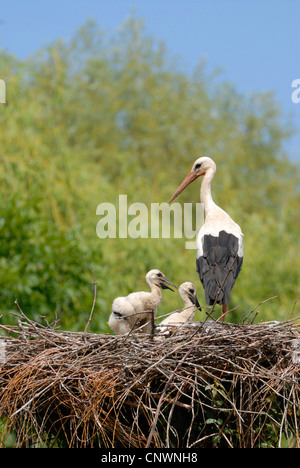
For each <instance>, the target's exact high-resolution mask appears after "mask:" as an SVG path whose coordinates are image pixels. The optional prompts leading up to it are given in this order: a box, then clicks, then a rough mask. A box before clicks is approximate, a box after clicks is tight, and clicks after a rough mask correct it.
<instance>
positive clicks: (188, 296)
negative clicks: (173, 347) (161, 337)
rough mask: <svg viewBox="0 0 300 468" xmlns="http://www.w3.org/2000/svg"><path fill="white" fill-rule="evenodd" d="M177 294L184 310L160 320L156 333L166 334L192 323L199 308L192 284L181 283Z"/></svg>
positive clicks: (187, 282)
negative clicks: (175, 328)
mask: <svg viewBox="0 0 300 468" xmlns="http://www.w3.org/2000/svg"><path fill="white" fill-rule="evenodd" d="M178 292H179V294H180V297H181V299H182V300H183V303H184V308H183V309H181V310H178V311H175V312H173V313H172V314H170V315H168V317H166V318H165V319H164V320H162V321H161V322H160V323H159V325H158V326H157V329H156V330H157V332H158V333H166V332H167V333H168V332H169V331H170V330H172V329H173V328H174V327H179V326H181V325H183V324H184V323H187V322H192V321H193V319H194V316H195V311H196V310H197V309H198V308H200V304H199V302H198V299H197V291H196V288H195V286H194V285H193V283H190V282H189V281H186V282H185V283H182V284H181V285H180V286H179V288H178Z"/></svg>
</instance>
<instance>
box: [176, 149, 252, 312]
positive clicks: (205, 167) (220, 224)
mask: <svg viewBox="0 0 300 468" xmlns="http://www.w3.org/2000/svg"><path fill="white" fill-rule="evenodd" d="M215 173H216V164H215V163H214V161H213V160H212V159H211V158H208V157H202V158H199V159H197V160H196V161H195V162H194V164H193V167H192V170H191V172H190V173H189V174H188V175H187V176H186V178H185V179H184V180H183V182H182V183H181V184H180V186H179V187H178V189H177V190H176V192H175V193H174V195H173V196H172V198H171V199H170V201H169V203H171V202H172V201H173V200H174V199H175V198H176V197H177V196H178V195H179V194H180V193H181V192H182V191H183V190H184V189H185V188H186V187H187V186H188V185H189V184H190V183H191V182H193V181H194V180H196V179H197V178H198V177H200V176H204V177H203V180H202V184H201V189H200V200H201V203H203V205H204V213H205V222H204V224H203V226H202V227H201V229H200V230H199V233H198V235H197V260H196V263H197V271H198V274H199V278H200V281H201V283H202V285H203V287H204V290H205V300H206V303H207V304H208V305H214V304H215V303H217V304H222V319H223V321H224V320H225V314H226V312H227V307H228V304H229V300H230V294H231V290H232V288H233V286H234V283H235V281H236V279H237V277H238V275H239V273H240V271H241V268H242V263H243V234H242V231H241V228H240V226H239V225H238V224H236V223H235V222H234V221H233V220H232V219H231V217H230V216H229V215H228V214H227V213H226V212H225V211H224V210H222V209H221V208H220V207H219V206H217V205H216V204H215V202H214V201H213V198H212V195H211V182H212V180H213V178H214V175H215Z"/></svg>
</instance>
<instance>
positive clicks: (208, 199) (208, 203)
mask: <svg viewBox="0 0 300 468" xmlns="http://www.w3.org/2000/svg"><path fill="white" fill-rule="evenodd" d="M214 175H215V171H214V170H213V169H209V170H208V171H207V172H206V174H205V175H204V177H203V180H202V184H201V189H200V200H201V203H203V205H204V211H205V214H206V215H207V213H208V212H209V210H211V209H212V208H213V207H215V206H216V204H215V202H214V201H213V198H212V195H211V181H212V180H213V178H214Z"/></svg>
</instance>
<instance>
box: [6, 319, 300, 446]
mask: <svg viewBox="0 0 300 468" xmlns="http://www.w3.org/2000/svg"><path fill="white" fill-rule="evenodd" d="M1 328H2V330H5V333H6V336H3V335H2V338H1V337H0V418H1V421H2V423H0V424H2V428H1V427H0V437H1V438H2V440H1V444H2V446H5V445H7V440H12V439H13V444H14V445H15V446H19V447H20V446H25V447H26V446H27V447H28V446H67V447H99V446H100V447H109V448H112V447H126V448H129V447H131V448H136V447H138V448H145V447H181V448H182V447H193V448H197V447H198V448H199V447H223V446H227V447H262V446H283V445H284V444H290V445H291V444H292V445H298V446H299V444H300V435H299V426H300V422H299V420H300V412H299V408H300V359H299V351H300V349H298V345H299V343H300V328H299V326H297V325H296V324H295V323H294V322H285V323H261V324H243V325H233V324H228V325H226V326H222V327H213V328H211V327H207V326H206V325H203V324H201V323H200V324H199V325H197V326H193V327H186V328H182V329H181V330H178V332H177V333H175V334H174V335H172V336H169V337H162V338H160V339H158V338H156V337H154V339H151V337H150V336H147V335H146V336H145V335H133V336H125V335H124V336H110V335H97V334H91V333H86V332H84V333H77V332H65V331H59V330H57V329H55V327H53V326H50V325H48V324H47V325H45V326H44V325H41V324H39V323H36V322H33V321H31V320H29V319H26V318H25V316H22V317H20V320H19V324H18V326H3V325H2V326H1Z"/></svg>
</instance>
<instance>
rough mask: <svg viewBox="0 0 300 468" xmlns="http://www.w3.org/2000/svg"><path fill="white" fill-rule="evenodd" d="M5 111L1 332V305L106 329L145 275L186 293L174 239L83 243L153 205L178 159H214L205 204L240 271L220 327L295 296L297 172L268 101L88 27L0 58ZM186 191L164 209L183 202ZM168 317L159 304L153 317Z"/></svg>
mask: <svg viewBox="0 0 300 468" xmlns="http://www.w3.org/2000/svg"><path fill="white" fill-rule="evenodd" d="M0 55H1V57H0V59H1V64H3V71H2V73H3V76H1V78H4V79H5V80H6V84H7V104H6V105H2V106H1V108H0V128H1V132H0V180H1V184H0V196H1V201H2V203H1V206H0V232H1V244H0V265H1V268H0V284H1V292H0V295H1V306H0V314H3V317H2V321H3V322H4V323H5V322H7V321H8V320H10V318H9V316H8V312H9V311H10V310H13V309H14V300H15V299H16V298H17V299H18V301H19V303H20V305H21V307H22V308H24V311H25V312H26V313H28V314H32V315H34V316H37V315H39V314H42V315H45V316H46V317H47V319H48V320H49V321H50V320H52V319H53V318H54V316H55V314H57V315H58V316H59V317H60V318H61V319H62V326H63V327H67V328H75V329H80V328H81V329H82V328H84V324H85V323H86V321H87V319H88V316H89V312H90V308H91V304H92V300H93V285H92V283H93V277H92V274H91V269H92V268H93V269H94V270H95V274H96V279H97V282H98V285H97V304H96V308H95V313H94V319H93V322H92V328H93V329H94V330H96V331H108V328H107V325H106V321H107V318H108V316H109V313H110V309H111V303H112V300H113V299H114V297H116V296H118V295H120V294H127V293H128V292H130V291H132V290H134V289H140V288H144V287H145V280H144V277H145V274H146V272H147V271H148V270H149V269H151V268H160V269H161V270H162V271H164V272H165V274H166V275H168V276H169V277H170V279H171V280H172V281H173V282H175V283H176V284H178V285H179V284H180V283H181V282H182V281H187V280H189V281H193V282H194V283H195V284H196V285H198V290H199V294H198V296H199V299H200V302H202V303H203V302H204V295H203V291H202V287H201V286H200V284H199V280H198V278H197V274H196V269H195V251H193V250H185V248H184V244H185V239H150V238H149V239H130V238H129V239H102V240H101V239H99V238H98V237H97V236H96V224H97V222H98V218H97V216H96V207H97V205H98V204H99V203H101V202H110V203H116V204H117V202H118V195H119V194H127V196H128V204H130V203H132V202H136V201H139V202H142V203H145V204H147V205H150V203H151V202H160V203H161V202H166V201H168V200H169V198H170V195H171V194H172V193H173V192H174V190H175V188H176V187H177V185H178V184H179V183H180V182H181V180H182V179H183V176H184V175H185V174H186V173H187V172H188V171H189V170H190V167H191V166H192V163H193V161H194V159H195V158H196V157H198V156H201V155H204V154H207V155H209V156H211V157H213V158H214V159H215V161H216V163H217V167H218V171H217V174H216V178H215V181H214V184H213V192H214V197H215V200H216V202H217V203H218V204H220V205H221V206H222V207H223V208H224V209H225V210H226V211H228V212H229V213H230V214H231V215H232V216H233V217H234V218H235V219H236V221H237V222H238V223H239V224H240V225H241V226H242V228H243V231H244V234H245V262H244V266H243V269H242V273H241V275H240V277H239V279H238V281H237V283H236V286H235V288H234V290H233V294H232V304H231V305H232V307H234V306H236V305H240V309H239V310H238V311H237V312H236V316H235V317H233V319H238V318H239V317H240V315H241V314H242V313H245V314H247V313H248V312H249V311H250V310H251V309H252V308H253V307H255V306H256V304H257V303H258V302H259V301H262V300H265V299H267V298H268V297H270V296H274V295H278V299H277V300H274V301H271V302H270V303H267V304H266V305H265V306H264V307H263V308H262V310H261V314H260V315H259V317H260V318H262V319H279V320H281V319H284V318H286V317H287V316H288V314H289V312H290V311H291V309H292V305H293V303H294V301H295V299H296V298H297V297H298V296H299V295H300V281H299V262H300V253H299V230H300V217H299V202H300V192H299V182H300V178H299V167H298V166H297V165H296V164H293V163H292V162H291V161H289V159H288V158H287V157H286V155H285V154H284V151H283V143H284V141H285V139H286V138H288V137H289V135H290V132H289V128H288V126H287V124H285V123H282V122H283V117H282V115H281V112H280V109H279V108H278V106H277V104H276V102H275V100H274V98H273V96H272V95H271V94H270V93H265V94H256V95H253V96H250V97H246V96H243V95H240V94H239V93H237V91H236V90H235V89H234V88H233V87H232V86H231V85H230V84H229V83H226V82H224V81H222V80H221V79H220V77H219V76H218V75H217V74H216V73H212V74H208V73H207V71H206V66H205V64H204V63H200V64H199V66H198V67H197V68H196V70H195V71H194V73H193V75H192V76H187V75H186V74H185V73H184V72H183V71H182V70H181V69H180V64H178V62H176V61H174V60H172V59H171V58H169V56H168V54H167V52H166V50H165V47H164V45H163V44H161V43H157V42H156V41H154V40H153V39H152V38H149V37H147V35H146V34H145V32H144V26H143V22H142V21H140V20H138V19H136V18H134V17H131V18H130V19H129V20H128V21H127V22H126V23H125V24H124V25H123V26H122V27H121V28H120V29H119V31H118V33H117V34H116V35H115V36H114V37H112V38H108V37H107V35H105V34H104V32H102V31H101V30H99V29H98V27H97V25H96V24H95V23H94V22H92V21H88V22H87V23H86V24H85V25H83V26H82V27H81V28H80V29H79V31H78V32H77V34H76V35H75V36H74V37H73V38H72V39H71V40H70V41H69V42H68V43H67V42H64V41H61V40H59V41H56V42H55V43H53V44H51V45H50V46H49V47H47V48H45V49H43V50H41V51H39V52H38V53H37V54H36V55H35V56H33V57H30V58H28V59H26V60H24V61H22V62H19V61H18V60H16V59H15V58H14V57H11V56H10V55H8V54H6V53H5V52H0ZM198 200H199V199H198V190H197V188H196V185H193V186H192V187H191V188H189V189H188V190H186V191H185V192H184V193H183V194H182V195H181V197H180V202H181V203H184V202H191V201H195V202H196V201H198ZM180 306H181V301H180V299H179V298H178V295H177V294H172V293H169V294H168V292H166V294H165V295H164V298H163V303H162V306H161V309H160V312H161V313H167V312H169V311H170V310H174V309H175V308H178V307H180Z"/></svg>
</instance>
